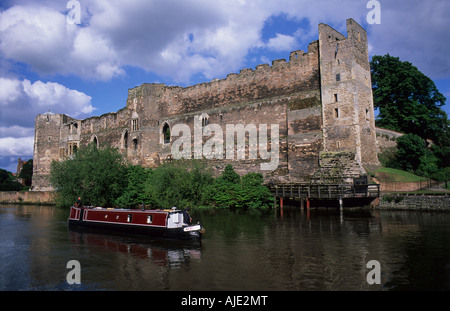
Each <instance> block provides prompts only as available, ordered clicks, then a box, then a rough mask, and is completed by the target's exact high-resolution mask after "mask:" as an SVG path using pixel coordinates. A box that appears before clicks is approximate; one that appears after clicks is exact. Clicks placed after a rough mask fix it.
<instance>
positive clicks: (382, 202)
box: [375, 193, 450, 212]
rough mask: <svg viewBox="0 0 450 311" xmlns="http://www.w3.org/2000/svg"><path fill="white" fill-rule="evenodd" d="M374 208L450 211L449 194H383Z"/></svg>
mask: <svg viewBox="0 0 450 311" xmlns="http://www.w3.org/2000/svg"><path fill="white" fill-rule="evenodd" d="M375 208H376V209H382V210H409V211H440V212H444V211H445V212H447V211H448V212H450V195H449V194H448V193H440V194H426V195H425V194H415V195H414V194H395V193H389V194H383V195H382V196H381V197H380V199H379V204H378V205H376V206H375Z"/></svg>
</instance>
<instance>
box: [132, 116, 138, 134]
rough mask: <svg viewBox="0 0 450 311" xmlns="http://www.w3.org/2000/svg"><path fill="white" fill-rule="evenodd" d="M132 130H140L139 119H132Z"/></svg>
mask: <svg viewBox="0 0 450 311" xmlns="http://www.w3.org/2000/svg"><path fill="white" fill-rule="evenodd" d="M131 130H132V131H138V130H139V122H138V119H132V120H131Z"/></svg>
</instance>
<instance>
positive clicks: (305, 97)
mask: <svg viewBox="0 0 450 311" xmlns="http://www.w3.org/2000/svg"><path fill="white" fill-rule="evenodd" d="M180 125H183V126H180ZM209 125H211V127H208V126H209ZM212 125H214V126H212ZM229 125H240V126H241V127H240V128H241V129H242V128H243V129H244V135H245V136H247V139H246V140H245V142H246V143H245V145H239V144H238V140H239V137H237V138H236V136H239V133H238V131H236V133H233V132H232V133H231V134H229V133H228V131H227V133H226V134H225V129H228V126H229ZM249 125H252V126H249ZM235 127H237V126H235ZM180 129H181V131H180ZM220 129H223V132H221V131H220ZM252 129H253V130H255V129H258V130H259V132H256V133H257V135H258V136H256V141H255V139H254V138H252V137H250V136H254V135H253V134H254V131H253V132H252ZM174 130H175V131H174ZM264 130H265V131H264ZM213 131H214V132H215V134H214V136H213V135H212V134H213ZM182 132H183V133H182ZM234 134H236V135H234ZM262 134H264V135H265V136H264V135H262ZM175 135H178V136H175ZM220 135H221V136H220ZM225 136H226V137H225ZM263 136H264V137H265V138H266V141H267V144H268V145H267V146H266V147H267V148H264V149H265V150H264V151H265V152H263V150H261V147H262V146H263V145H262V144H261V138H263ZM180 137H183V139H181V138H180ZM211 137H214V138H215V140H214V141H213V142H215V145H214V144H213V145H214V146H213V147H214V148H209V149H208V148H206V147H207V143H208V139H209V140H210V144H209V145H208V146H209V147H211V140H212V139H211ZM230 137H231V138H230ZM190 138H191V139H190ZM226 138H230V139H231V145H229V143H230V141H228V140H227V142H226V148H225V147H221V146H220V143H223V144H224V146H225V141H226ZM241 138H242V137H241ZM258 138H259V143H258ZM242 139H245V137H244V138H242ZM181 140H182V141H183V145H184V146H182V148H181V149H182V151H183V154H184V155H185V158H192V159H194V158H202V159H204V161H206V162H207V164H208V165H209V166H210V167H211V168H212V169H213V171H215V172H220V171H221V170H222V169H223V168H224V167H225V166H226V165H227V164H232V165H233V167H234V168H235V170H236V171H237V172H238V173H240V174H244V173H246V172H261V173H262V174H263V175H264V178H265V180H266V181H267V182H275V183H288V182H296V183H309V182H321V183H326V182H328V183H330V182H350V181H351V180H352V178H355V177H359V176H360V175H361V174H364V173H365V170H364V165H367V164H378V159H377V146H376V143H377V141H376V129H375V122H374V108H373V96H372V83H371V75H370V65H369V55H368V43H367V33H366V31H365V30H364V29H363V28H362V27H361V26H360V25H359V24H357V23H356V22H355V21H354V20H353V19H348V20H347V36H344V35H342V34H341V33H339V32H337V31H336V30H334V29H333V28H331V27H330V26H328V25H325V24H320V25H319V39H318V40H316V41H314V42H311V43H310V44H309V46H308V51H307V52H306V53H305V52H304V51H301V50H299V51H293V52H291V53H290V57H289V61H288V62H286V60H284V59H281V60H280V59H279V60H275V61H273V62H272V65H271V66H270V65H269V64H263V65H258V66H257V67H256V68H255V69H243V70H241V71H240V73H239V74H236V73H232V74H229V75H228V76H227V77H226V78H225V79H220V80H219V79H216V80H213V81H211V82H208V83H201V84H197V85H193V86H189V87H178V86H166V85H164V84H143V85H141V86H138V87H135V88H133V89H130V90H129V91H128V98H127V103H126V107H125V108H123V109H121V110H119V111H117V112H113V113H107V114H104V115H102V116H96V117H90V118H87V119H84V120H76V119H73V118H71V117H69V116H67V115H64V114H51V113H46V114H40V115H38V116H37V117H36V119H35V139H34V157H33V161H34V168H33V170H34V171H33V183H32V190H51V189H52V187H51V185H50V183H49V174H50V165H51V162H52V161H53V160H56V161H58V160H62V159H66V158H68V157H71V156H72V155H73V154H74V153H75V152H76V150H77V149H78V148H80V147H81V146H85V145H87V144H89V143H91V142H93V143H95V144H96V145H97V146H103V145H109V146H112V147H116V148H118V150H119V151H120V152H121V153H122V154H123V155H124V156H125V157H126V158H127V159H128V161H129V162H130V163H133V164H137V165H142V166H145V167H155V166H158V165H160V164H161V163H164V162H165V161H173V160H174V154H173V151H174V147H175V144H177V148H176V150H178V148H179V147H180V141H181ZM198 140H200V143H199V142H198ZM233 142H235V144H233ZM186 144H189V146H187V145H186ZM190 144H192V146H191V145H190ZM202 144H203V145H202ZM230 146H231V148H232V149H231V150H230V148H229V147H230ZM188 147H189V148H188ZM191 147H192V148H191ZM181 149H180V150H181ZM238 149H239V150H238ZM269 150H270V151H271V152H272V159H270V158H268V157H267V154H266V156H265V157H264V156H263V154H265V153H267V152H268V151H269ZM234 151H236V152H234ZM273 151H276V152H277V153H276V156H277V159H276V161H273V160H274V159H273V156H275V153H273ZM198 152H200V155H199V153H198ZM228 152H230V153H228ZM229 155H231V157H230V156H229ZM233 155H234V157H233ZM252 155H253V157H252ZM271 161H272V164H274V167H273V168H271V169H268V170H267V169H266V170H263V169H262V167H263V166H262V164H264V163H266V164H268V163H269V162H271Z"/></svg>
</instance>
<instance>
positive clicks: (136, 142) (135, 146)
mask: <svg viewBox="0 0 450 311" xmlns="http://www.w3.org/2000/svg"><path fill="white" fill-rule="evenodd" d="M133 149H134V150H137V149H138V139H137V138H134V139H133Z"/></svg>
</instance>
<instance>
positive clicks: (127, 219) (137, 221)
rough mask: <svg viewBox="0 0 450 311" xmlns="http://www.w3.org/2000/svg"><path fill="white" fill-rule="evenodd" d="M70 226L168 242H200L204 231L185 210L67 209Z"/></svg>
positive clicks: (75, 207) (76, 207)
mask: <svg viewBox="0 0 450 311" xmlns="http://www.w3.org/2000/svg"><path fill="white" fill-rule="evenodd" d="M68 223H69V226H71V227H75V226H76V227H80V228H91V229H101V230H108V231H114V232H122V233H129V234H138V235H145V236H149V237H160V238H167V239H182V240H185V239H189V240H192V239H194V240H199V239H201V237H202V234H203V233H204V232H205V229H204V228H203V226H202V225H201V224H200V223H197V224H195V225H192V224H191V217H190V215H189V213H188V212H187V211H185V210H179V209H177V208H172V209H167V210H160V209H156V210H136V209H120V208H102V207H84V206H83V207H78V206H76V205H74V206H72V207H71V208H70V216H69V219H68Z"/></svg>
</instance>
